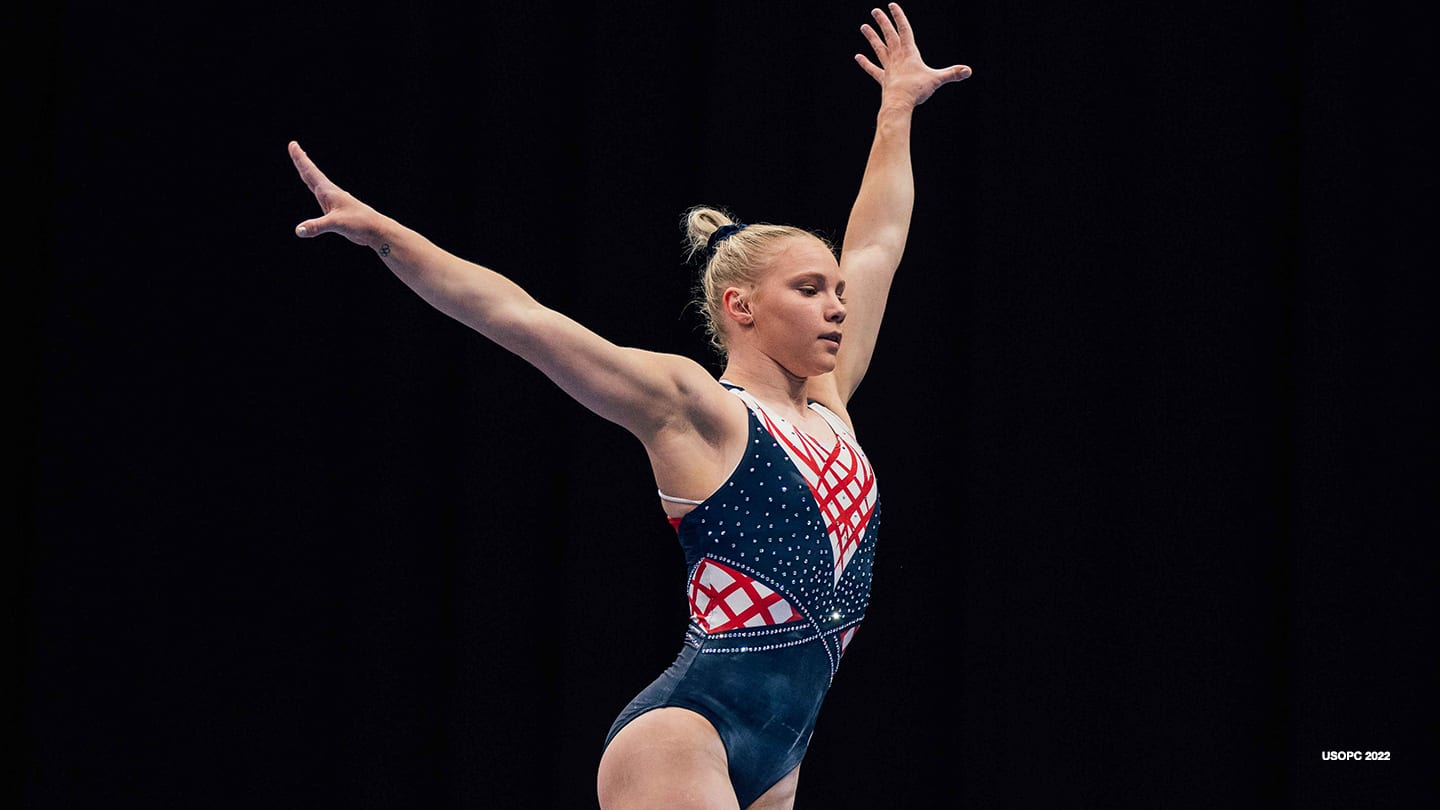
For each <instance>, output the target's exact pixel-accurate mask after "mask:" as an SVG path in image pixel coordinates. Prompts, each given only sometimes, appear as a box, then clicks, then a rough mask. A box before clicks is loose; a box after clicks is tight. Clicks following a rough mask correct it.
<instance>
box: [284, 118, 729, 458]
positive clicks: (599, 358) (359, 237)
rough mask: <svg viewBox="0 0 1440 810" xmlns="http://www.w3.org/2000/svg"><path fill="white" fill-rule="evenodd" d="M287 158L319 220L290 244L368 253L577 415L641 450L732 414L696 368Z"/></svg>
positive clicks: (294, 149) (300, 158) (296, 150)
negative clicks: (508, 356) (579, 316)
mask: <svg viewBox="0 0 1440 810" xmlns="http://www.w3.org/2000/svg"><path fill="white" fill-rule="evenodd" d="M290 158H291V159H292V160H293V161H294V162H295V168H296V170H298V171H299V172H300V177H301V179H302V180H304V181H305V185H306V186H308V187H309V188H310V191H311V192H312V193H313V194H314V195H315V199H316V201H317V202H318V203H319V204H320V209H321V211H322V212H323V215H322V216H320V217H317V218H315V219H308V220H305V221H304V222H302V223H300V225H299V226H298V227H296V229H295V233H296V235H298V236H300V237H303V238H313V237H316V236H319V235H321V234H324V233H338V234H340V235H342V236H344V237H345V238H346V239H348V240H350V241H351V242H354V243H355V244H358V245H364V246H366V247H369V248H370V249H372V250H374V251H375V252H376V254H378V255H379V257H380V259H381V260H382V261H383V262H384V263H385V265H386V266H387V267H389V268H390V270H391V271H392V272H394V273H395V275H396V276H398V277H399V278H400V280H401V281H403V282H405V284H407V285H408V286H409V287H410V288H411V289H413V290H414V291H415V292H416V293H418V294H419V295H420V296H421V297H422V298H424V299H425V300H426V301H428V302H430V304H431V305H433V306H434V307H435V308H436V309H438V310H440V311H441V312H444V313H445V314H447V315H449V316H451V317H453V318H455V319H456V320H459V321H461V322H462V323H464V324H466V325H468V326H470V327H471V328H472V329H474V330H475V331H477V332H479V333H480V334H482V335H484V336H485V337H487V338H489V339H490V340H492V341H494V342H495V343H497V344H499V345H500V346H501V347H503V348H505V349H508V350H509V351H511V352H513V353H514V354H516V355H518V356H519V357H521V358H522V359H524V360H526V361H527V362H529V363H530V364H531V365H533V366H535V367H536V368H538V369H539V370H540V371H541V372H543V373H544V374H545V375H546V376H547V377H549V378H550V379H551V380H552V381H554V382H555V383H556V384H557V385H558V386H560V388H561V389H563V390H564V391H565V392H566V393H568V394H570V395H571V396H572V397H574V398H575V399H576V400H577V401H579V402H580V403H581V404H582V405H584V406H585V407H587V408H589V409H590V410H591V411H594V412H595V413H596V414H598V415H600V416H601V417H603V418H605V419H608V420H609V421H611V422H614V423H616V424H618V425H620V426H622V427H624V428H626V429H627V430H629V431H630V432H631V433H633V434H635V435H636V436H637V437H638V438H640V439H641V441H642V442H646V443H647V445H648V444H649V443H650V441H651V440H652V439H654V438H655V436H656V435H657V434H658V433H659V432H660V431H662V430H663V429H665V428H667V427H674V426H675V423H677V422H681V421H684V422H689V423H692V424H695V425H697V426H699V427H701V428H702V430H703V428H704V426H705V424H706V422H707V413H708V409H712V408H714V409H724V408H725V407H726V406H727V405H729V404H730V403H729V400H728V397H726V396H725V395H724V393H723V389H721V388H720V387H719V386H718V385H716V384H715V381H714V379H713V378H712V377H711V376H710V374H709V372H707V371H706V370H705V369H704V368H703V367H702V366H700V364H698V363H696V362H695V361H693V360H690V359H688V358H685V357H681V356H679V355H673V354H660V353H656V352H648V351H643V350H640V349H632V348H626V347H621V346H616V345H615V344H613V343H611V342H609V341H607V340H605V339H604V338H602V337H600V336H599V335H596V334H595V333H594V332H592V331H590V330H589V329H586V328H585V327H584V326H581V325H580V324H578V323H576V322H575V321H573V320H571V319H570V318H568V317H566V316H564V315H562V314H560V313H559V312H556V311H554V310H552V309H549V308H547V307H544V306H542V305H541V304H540V303H539V302H537V301H536V300H535V299H534V298H532V297H531V296H530V294H529V293H527V292H525V290H523V289H521V288H520V287H519V285H517V284H515V283H514V282H513V281H511V280H510V279H508V278H506V277H504V276H502V275H500V274H499V273H496V272H495V271H493V270H490V269H488V268H485V267H481V266H480V265H478V264H474V263H472V262H468V261H465V260H463V259H460V258H458V257H456V256H453V255H451V254H450V253H447V252H446V251H444V250H442V249H441V248H439V247H437V246H435V245H434V244H433V243H431V242H430V241H429V240H428V239H426V238H425V237H424V236H421V235H420V234H419V233H416V232H415V231H413V230H411V229H409V228H407V227H405V226H403V225H401V224H400V223H398V222H396V221H395V220H393V219H391V218H389V217H386V216H384V215H382V214H380V213H379V212H377V211H376V210H375V209H373V208H371V207H370V206H369V205H366V204H365V203H363V202H361V201H360V200H359V199H357V198H356V197H355V196H354V195H352V194H350V193H349V192H347V191H345V190H344V189H341V188H340V187H339V186H337V185H335V183H333V182H331V181H330V179H329V178H327V177H326V176H325V175H324V173H322V172H321V171H320V169H319V168H318V167H317V166H316V165H315V163H314V162H313V161H311V160H310V158H309V157H308V156H307V155H306V154H305V152H304V150H302V149H301V148H300V145H299V144H298V143H295V142H293V141H292V142H291V143H290ZM717 412H718V411H717Z"/></svg>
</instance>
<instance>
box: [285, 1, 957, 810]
mask: <svg viewBox="0 0 1440 810" xmlns="http://www.w3.org/2000/svg"><path fill="white" fill-rule="evenodd" d="M888 10H889V14H888V15H887V14H886V13H885V12H884V11H882V10H881V9H878V8H877V9H874V10H872V12H871V15H872V16H873V18H874V24H873V26H872V25H871V24H866V25H862V26H861V29H860V30H861V34H862V35H863V36H864V38H865V39H866V41H867V42H868V43H869V45H870V48H871V49H872V50H873V52H874V55H875V60H874V61H872V60H871V59H870V58H868V57H866V56H865V55H863V54H856V55H855V61H856V63H857V64H858V65H859V66H860V68H861V69H863V70H864V71H865V72H866V73H867V74H869V75H870V76H871V77H872V78H874V79H875V81H876V82H878V83H879V85H880V110H879V113H878V115H877V118H876V127H875V136H874V140H873V142H872V144H871V148H870V154H869V157H868V159H867V162H866V166H865V172H864V175H863V177H862V180H861V184H860V190H859V193H858V195H857V197H856V199H855V202H854V204H853V206H852V208H851V212H850V216H849V220H848V222H847V224H846V228H845V232H844V237H843V240H842V244H841V246H840V249H839V251H838V254H837V251H836V250H835V248H834V246H833V245H831V244H830V243H829V242H827V241H826V240H825V239H824V238H822V237H820V236H818V235H816V234H814V233H811V232H808V231H805V230H802V229H799V228H795V227H791V226H785V225H770V224H761V223H745V222H743V221H741V220H740V219H738V218H737V217H736V216H735V215H733V214H731V213H729V212H727V211H724V210H722V209H719V208H713V207H704V206H697V207H695V208H692V209H691V210H689V211H688V212H686V216H685V219H684V227H685V228H686V232H687V236H688V240H689V244H690V247H691V253H690V255H691V258H698V259H699V263H700V264H701V265H702V267H703V269H702V273H701V277H700V279H699V282H698V285H697V287H698V289H699V291H700V292H699V295H698V299H699V300H698V303H700V304H702V309H703V311H704V314H705V320H706V328H707V331H708V334H709V336H710V340H711V343H712V344H713V345H714V346H715V348H716V349H717V350H718V351H719V352H720V353H721V354H722V356H723V357H724V360H725V368H724V371H723V372H722V373H721V375H720V377H719V379H718V380H717V379H716V378H715V377H714V376H712V374H711V373H710V372H709V371H707V370H706V369H705V367H704V366H702V365H701V364H700V363H698V362H696V361H695V360H692V359H689V358H686V357H682V356H678V355H674V354H666V353H657V352H650V351H644V350H641V349H636V348H628V347H620V346H617V345H615V344H613V343H611V342H609V341H607V340H605V339H604V338H602V337H600V336H598V335H596V334H595V333H594V332H592V331H590V330H588V329H586V328H585V327H584V326H581V325H580V324H579V323H576V322H575V321H573V320H571V319H570V318H568V317H566V316H564V315H562V314H560V313H559V312H556V311H554V310H552V309H549V308H547V307H545V306H542V305H541V304H539V303H538V302H536V301H535V299H534V298H532V297H531V296H530V295H529V294H527V293H526V292H525V291H524V290H523V289H521V288H520V287H519V286H517V285H516V284H515V283H514V282H512V281H511V280H510V279H508V278H506V277H505V276H502V275H500V274H499V273H496V272H494V271H492V270H490V269H488V268H485V267H482V266H480V265H477V264H474V263H471V262H468V261H465V260H463V259H460V258H458V257H456V256H454V255H452V254H450V253H447V252H446V251H444V250H442V249H441V248H439V247H437V246H435V245H434V244H432V243H431V242H430V241H429V240H427V239H426V238H425V237H423V236H421V235H420V234H419V233H417V232H415V231H413V230H411V229H409V228H407V227H405V226H403V225H401V224H400V223H398V222H396V221H395V220H393V219H390V218H388V217H386V216H384V215H382V214H380V213H379V212H377V211H376V210H375V209H373V208H371V207H370V206H369V205H366V204H365V203H363V202H361V201H360V200H359V199H357V198H356V197H355V196H353V195H351V194H350V193H348V192H346V191H344V190H343V189H341V188H340V187H339V186H337V185H336V184H335V183H333V182H332V181H330V180H329V179H328V178H327V177H326V176H325V175H324V174H323V173H322V172H321V171H320V169H319V168H317V167H316V165H315V163H314V162H313V161H312V160H311V159H310V158H309V157H308V156H307V155H306V153H305V152H304V151H303V150H302V149H301V148H300V146H299V144H298V143H295V142H293V141H292V142H291V143H290V145H289V151H290V157H291V159H292V160H293V161H294V163H295V167H296V169H297V170H298V171H299V173H300V177H301V179H302V180H304V182H305V184H306V186H308V187H309V189H310V191H311V192H312V193H313V194H314V195H315V199H316V201H317V202H319V204H320V209H321V211H322V216H320V217H318V218H315V219H308V220H305V221H304V222H302V223H300V225H299V226H298V227H296V229H295V232H296V234H297V235H299V236H301V237H304V238H313V237H316V236H320V235H321V234H326V233H337V234H340V235H341V236H343V237H345V238H346V239H348V240H350V241H351V242H354V243H356V244H359V245H364V246H366V247H369V248H371V249H372V250H374V251H375V252H376V253H377V254H378V255H379V257H380V259H381V261H382V262H384V264H385V265H386V266H387V267H389V268H390V270H391V271H392V272H394V273H395V275H396V276H398V277H399V278H400V280H401V281H403V282H404V283H405V284H407V285H408V286H409V287H410V288H412V289H413V290H414V291H415V292H416V293H417V294H419V295H420V296H421V297H422V298H424V299H425V300H426V301H428V302H429V303H430V304H432V305H433V306H434V307H435V308H437V309H439V310H440V311H441V312H443V313H445V314H446V315H449V316H451V317H453V318H456V319H457V320H459V321H461V322H462V323H465V324H466V325H468V326H470V327H471V328H473V329H474V330H475V331H477V332H479V333H480V334H482V335H484V336H485V337H486V338H488V339H490V340H492V341H494V342H495V343H497V344H499V345H500V346H501V347H503V348H505V349H506V350H508V351H510V352H513V353H514V354H516V355H518V356H519V357H521V358H522V359H524V360H525V361H527V362H528V363H530V364H531V365H533V366H535V367H536V368H537V369H539V370H540V371H541V372H542V373H544V374H545V375H546V376H548V377H549V378H550V379H551V380H553V381H554V382H555V383H556V384H557V385H558V386H559V387H560V388H561V389H562V390H564V391H565V392H566V393H568V394H569V395H570V396H572V397H574V398H575V399H576V400H577V401H579V402H580V403H581V404H582V405H584V406H585V407H586V408H589V409H590V410H591V411H593V412H595V413H596V414H598V415H599V416H601V417H602V418H604V419H606V420H608V421H611V422H614V423H615V424H617V425H619V426H620V427H622V428H624V429H626V430H627V431H629V432H630V433H631V434H632V435H634V436H635V437H636V438H638V439H639V440H640V442H641V443H642V444H643V445H644V447H645V450H646V453H647V455H648V457H649V459H650V465H651V468H652V470H653V472H654V476H655V483H656V485H657V490H658V491H657V495H658V497H659V499H660V506H661V508H662V509H663V510H664V512H665V514H666V515H667V517H668V518H669V520H670V523H671V525H672V526H674V527H675V531H676V534H677V536H678V538H679V541H680V544H681V547H682V549H683V550H684V552H685V561H686V577H687V580H686V583H687V590H688V593H689V608H690V618H689V622H688V626H687V629H686V634H685V639H684V643H683V644H682V645H681V650H680V653H679V655H678V656H677V658H676V659H675V662H674V663H673V664H672V665H671V666H670V667H669V668H668V669H666V670H665V671H664V672H662V673H661V674H660V675H659V676H658V677H657V678H656V679H655V680H654V682H652V683H651V684H650V685H649V686H647V687H646V688H645V689H643V690H642V691H640V693H639V694H638V695H637V696H636V697H635V699H634V700H632V701H631V702H630V703H629V705H627V706H625V707H624V709H623V710H621V712H620V714H619V716H618V717H617V718H616V719H615V721H614V723H613V724H612V726H611V727H610V730H609V733H608V734H607V735H606V737H605V741H604V746H603V748H602V751H601V758H600V765H599V770H598V774H597V779H596V790H597V795H598V798H599V803H600V806H601V807H602V808H603V810H630V808H671V809H673V808H741V807H748V808H751V809H752V810H759V809H761V808H763V809H765V810H769V809H770V808H790V807H793V805H794V801H795V791H796V785H797V781H798V779H799V771H800V763H801V760H802V759H803V758H804V755H805V751H806V748H807V746H808V744H809V742H810V737H811V734H812V732H813V730H814V727H815V719H816V716H817V714H818V713H819V710H820V706H821V703H822V702H823V701H824V698H825V694H826V692H827V691H828V690H829V687H830V683H831V680H832V679H833V678H834V676H835V672H836V669H837V667H838V666H839V663H840V658H841V656H842V655H843V653H844V652H845V649H846V647H847V646H848V645H849V643H850V641H851V639H852V638H853V637H854V635H855V632H856V629H857V628H858V627H859V625H860V622H861V621H862V620H863V619H864V617H865V609H866V606H867V603H868V599H869V593H870V581H871V573H872V570H873V565H874V557H875V545H876V539H877V535H878V532H879V526H880V501H879V489H878V486H877V483H876V478H875V472H874V470H873V468H872V467H871V465H870V463H869V461H868V460H867V459H866V457H865V453H864V452H863V451H862V450H861V449H860V445H859V443H858V441H857V439H856V434H855V430H854V425H853V423H852V422H851V419H850V414H849V412H848V410H847V408H846V406H847V404H848V403H849V401H850V397H851V396H852V395H853V394H854V393H855V389H856V387H857V386H859V385H860V380H861V379H862V378H863V377H864V375H865V371H866V368H867V367H868V366H869V363H870V358H871V355H872V353H873V351H874V348H875V340H876V336H877V334H878V332H879V329H880V320H881V316H882V314H883V313H884V310H885V301H886V297H887V296H888V294H889V289H890V284H891V280H892V279H893V277H894V275H895V270H896V268H897V267H898V266H899V263H900V257H901V254H902V253H903V252H904V248H905V241H906V236H907V233H908V231H909V227H910V215H911V210H912V207H913V200H914V181H913V176H912V172H911V165H910V123H911V118H912V114H913V111H914V108H915V107H916V106H917V105H919V104H921V103H923V102H924V101H925V100H926V99H928V98H929V97H930V95H931V94H932V93H934V92H935V91H936V90H937V89H938V88H939V87H940V86H942V85H944V84H947V83H949V82H956V81H961V80H963V79H966V78H969V76H970V73H971V71H970V68H969V67H966V66H964V65H954V66H951V67H948V68H944V69H935V68H931V67H929V66H927V65H926V64H925V62H924V60H923V59H922V58H921V56H920V52H919V51H918V50H917V48H916V45H915V36H914V33H913V31H912V29H911V26H910V23H909V21H908V20H907V19H906V17H905V13H904V12H903V11H902V10H901V9H900V6H899V5H897V4H895V3H891V4H890V5H889V9H888Z"/></svg>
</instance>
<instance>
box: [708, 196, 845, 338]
mask: <svg viewBox="0 0 1440 810" xmlns="http://www.w3.org/2000/svg"><path fill="white" fill-rule="evenodd" d="M740 224H741V223H739V222H738V221H737V220H736V219H735V218H734V216H733V215H731V214H730V213H728V212H726V211H724V210H722V209H719V208H711V207H709V206H704V205H697V206H695V207H693V208H691V209H690V210H688V211H686V212H685V216H684V218H683V221H682V223H681V227H683V228H684V229H685V240H686V243H687V244H688V246H689V253H688V254H686V258H687V259H688V260H692V261H693V260H694V259H695V257H696V256H697V255H698V256H699V257H700V258H701V261H703V262H704V264H703V266H702V268H701V272H700V278H699V280H698V282H697V283H696V285H695V291H694V298H693V299H692V301H691V303H693V304H695V305H697V306H699V307H700V311H701V312H702V313H703V314H704V316H705V333H706V335H708V336H709V338H710V345H711V346H713V347H714V348H715V350H716V351H717V352H719V353H720V356H721V357H724V356H725V355H726V347H725V332H724V329H723V327H722V326H721V324H722V323H724V319H725V313H724V307H725V304H724V301H723V300H722V298H721V297H722V296H723V295H724V294H725V290H726V289H727V288H729V287H746V286H753V285H754V284H756V283H757V282H758V281H759V278H760V270H761V268H762V267H764V265H765V264H766V262H767V261H768V260H769V259H770V257H771V256H772V255H773V254H774V252H775V249H776V246H777V244H778V243H779V242H780V240H782V239H785V238H788V237H792V236H808V237H810V238H812V239H818V240H820V242H821V243H822V244H824V245H825V247H826V249H828V250H829V251H830V252H831V253H834V252H835V246H834V245H832V244H831V243H830V241H829V240H828V239H825V238H824V237H822V236H820V235H819V234H816V233H812V232H811V231H807V230H805V229H803V228H796V227H794V226H792V225H769V224H765V223H760V224H755V225H745V226H743V227H742V228H741V229H740V230H738V231H735V232H733V233H731V234H730V235H729V236H724V237H722V238H721V239H720V240H719V241H718V242H716V243H715V246H714V250H713V251H712V250H711V249H710V237H711V235H712V234H714V233H715V232H716V231H718V230H720V228H722V227H724V226H726V225H740Z"/></svg>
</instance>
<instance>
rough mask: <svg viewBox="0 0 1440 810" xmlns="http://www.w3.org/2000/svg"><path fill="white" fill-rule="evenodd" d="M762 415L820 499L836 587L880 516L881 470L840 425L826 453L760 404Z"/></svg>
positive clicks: (767, 427) (757, 407) (811, 437)
mask: <svg viewBox="0 0 1440 810" xmlns="http://www.w3.org/2000/svg"><path fill="white" fill-rule="evenodd" d="M752 401H753V398H752ZM756 410H757V411H758V412H759V414H760V418H761V419H762V420H763V421H764V423H765V429H766V430H768V431H770V435H771V436H774V437H775V439H776V441H778V442H779V443H780V446H781V447H783V448H785V452H786V454H788V455H789V456H790V458H791V459H792V460H793V461H794V462H795V466H796V467H798V468H799V469H800V473H801V475H803V476H804V477H805V483H807V484H809V485H810V491H811V492H812V493H813V494H814V495H815V502H816V503H817V504H819V506H820V512H821V514H823V515H824V516H825V531H826V533H827V534H829V536H830V550H831V551H832V552H834V559H835V581H836V582H839V581H840V577H841V576H842V575H843V574H844V573H845V566H846V564H848V563H849V562H850V558H851V557H853V556H855V550H856V549H857V548H859V547H860V540H861V539H862V538H863V537H864V536H865V526H866V524H867V523H869V522H870V516H871V515H872V514H873V513H874V512H875V500H876V496H877V495H878V493H877V492H876V490H875V470H874V469H873V468H872V467H871V466H870V462H869V461H868V460H866V458H865V455H864V453H862V452H860V449H859V448H858V447H856V446H855V445H854V444H853V443H852V442H850V441H849V440H847V439H846V438H845V434H844V433H843V432H841V431H840V430H839V429H838V428H836V427H835V425H834V424H831V423H830V420H829V419H827V420H826V423H827V424H831V428H832V429H834V430H835V438H836V442H835V446H834V447H832V448H830V449H826V448H825V446H824V445H822V444H820V442H818V441H816V440H815V438H814V437H813V436H811V435H810V434H808V433H805V432H804V431H802V430H799V429H798V428H796V427H795V426H794V425H792V424H790V423H789V422H788V421H787V420H784V419H780V418H775V419H772V418H771V417H770V414H768V413H766V412H765V409H764V408H763V407H760V406H759V404H758V403H756Z"/></svg>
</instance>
